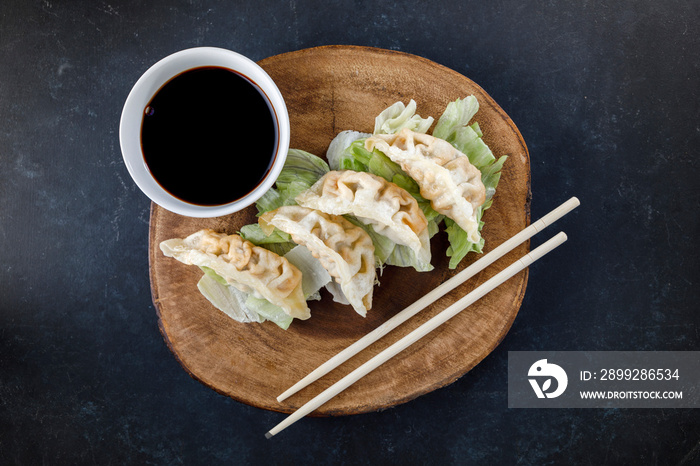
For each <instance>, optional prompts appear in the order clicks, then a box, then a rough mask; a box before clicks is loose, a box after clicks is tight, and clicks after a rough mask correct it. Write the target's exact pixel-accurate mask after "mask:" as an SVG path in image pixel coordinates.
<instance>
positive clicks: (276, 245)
mask: <svg viewBox="0 0 700 466" xmlns="http://www.w3.org/2000/svg"><path fill="white" fill-rule="evenodd" d="M238 234H240V235H241V237H242V238H243V239H245V240H248V241H250V242H251V243H253V244H254V245H256V246H260V247H261V248H265V249H268V250H270V251H272V252H274V253H275V254H277V255H279V256H284V255H285V254H287V253H288V252H289V251H291V250H292V249H294V247H295V246H296V243H294V242H293V241H292V237H291V236H290V235H289V234H287V233H285V232H283V231H281V230H277V229H275V231H273V232H272V233H271V234H270V235H266V234H265V233H263V231H262V229H261V228H260V225H259V224H257V223H251V224H250V225H244V226H242V227H241V230H240V231H239V232H238Z"/></svg>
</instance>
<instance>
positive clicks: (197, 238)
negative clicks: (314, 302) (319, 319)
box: [160, 229, 311, 319]
mask: <svg viewBox="0 0 700 466" xmlns="http://www.w3.org/2000/svg"><path fill="white" fill-rule="evenodd" d="M160 249H161V251H163V254H165V255H166V256H168V257H173V258H175V259H177V260H179V261H180V262H182V263H185V264H188V265H198V266H200V267H209V268H210V269H212V270H214V272H216V273H217V274H219V275H220V276H221V277H223V278H224V279H225V280H226V282H227V283H228V284H229V285H231V286H234V287H236V288H237V289H239V290H241V291H242V292H244V293H253V294H254V296H255V297H257V298H260V297H262V298H264V299H266V300H268V301H269V302H271V303H272V304H275V305H277V306H279V307H281V308H282V309H283V310H284V312H286V313H287V314H289V315H290V316H291V317H295V318H297V319H308V318H309V317H311V311H310V310H309V306H308V305H307V304H306V300H305V299H304V293H303V291H302V288H301V278H302V277H301V272H300V271H299V269H297V268H296V267H295V266H293V265H292V264H290V263H289V261H288V260H287V259H285V258H284V257H281V256H278V255H277V254H275V253H274V252H272V251H268V250H267V249H264V248H261V247H258V246H255V245H254V244H253V243H251V242H250V241H246V240H244V239H243V238H241V237H240V236H238V235H226V234H224V233H217V232H215V231H214V230H209V229H205V230H201V231H198V232H196V233H193V234H192V235H190V236H188V237H187V238H185V239H180V238H175V239H169V240H167V241H163V242H162V243H160Z"/></svg>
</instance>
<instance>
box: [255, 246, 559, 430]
mask: <svg viewBox="0 0 700 466" xmlns="http://www.w3.org/2000/svg"><path fill="white" fill-rule="evenodd" d="M564 241H566V234H564V233H563V232H561V233H559V234H558V235H556V236H555V237H553V238H552V239H550V240H549V241H547V242H546V243H544V244H543V245H542V246H540V247H538V248H537V249H535V250H534V251H531V252H530V253H528V254H526V255H525V256H523V257H521V258H520V259H518V260H517V261H515V262H514V263H512V264H511V265H510V266H508V267H507V268H505V269H504V270H502V271H501V272H499V273H498V274H497V275H495V276H494V277H492V278H491V279H489V280H487V281H486V282H485V283H484V284H482V285H481V286H479V287H478V288H476V289H475V290H474V291H472V292H471V293H469V294H467V295H466V296H464V297H463V298H462V299H460V300H458V301H457V302H455V303H454V304H452V305H451V306H450V307H448V308H447V309H445V310H444V311H442V312H440V313H439V314H438V315H436V316H435V317H433V318H431V319H430V320H428V321H427V322H425V323H424V324H423V325H421V326H420V327H418V328H417V329H415V330H414V331H412V332H411V333H409V334H408V335H406V336H405V337H403V338H401V339H400V340H399V341H397V342H396V343H394V344H393V345H391V346H389V347H388V348H386V349H385V350H384V351H382V352H381V353H379V354H377V355H376V356H374V357H373V358H372V359H370V360H369V361H367V362H366V363H364V364H362V365H361V366H360V367H358V368H357V369H355V370H354V371H352V372H351V373H349V374H348V375H346V376H345V377H343V378H342V379H340V380H339V381H338V382H336V383H335V384H333V385H331V386H330V387H328V388H327V389H326V390H324V391H323V392H321V393H320V394H319V395H317V396H316V397H315V398H313V399H311V400H310V401H309V402H307V403H306V404H304V405H303V406H302V407H301V408H299V409H298V410H296V411H295V412H294V413H292V414H290V415H289V416H288V417H287V418H286V419H285V420H284V421H282V422H280V423H279V424H277V425H276V426H275V427H273V428H272V429H270V430H269V431H268V432H267V433H266V434H265V437H266V438H268V439H269V438H271V437H272V436H274V435H277V434H278V433H280V432H281V431H282V430H284V429H286V428H287V427H289V426H290V425H292V424H294V423H295V422H296V421H298V420H299V419H301V418H302V417H304V416H306V415H307V414H309V413H311V412H313V411H314V410H316V409H317V408H318V407H320V406H322V405H323V404H325V403H326V402H328V400H330V399H331V398H333V397H334V396H336V395H337V394H338V393H340V392H342V391H343V390H345V389H346V388H348V387H349V386H350V385H352V384H354V383H355V382H357V381H358V380H360V379H361V378H362V377H364V376H365V375H367V374H369V373H370V372H372V371H373V370H374V369H376V368H377V367H379V366H381V365H382V364H384V363H385V362H386V361H388V360H389V359H391V358H392V357H394V356H396V355H397V354H398V353H400V352H401V351H403V350H404V349H406V348H408V347H409V346H411V345H412V344H413V343H415V342H416V341H418V340H420V339H421V338H423V337H424V336H425V335H427V334H428V333H430V332H431V331H433V330H434V329H436V328H437V327H438V326H440V325H442V324H444V323H445V322H447V321H448V320H449V319H451V318H452V317H454V316H455V315H457V314H458V313H460V312H461V311H462V310H464V309H465V308H466V307H468V306H470V305H471V304H473V303H474V302H475V301H477V300H479V299H480V298H482V297H483V296H484V295H486V294H487V293H489V292H490V291H492V290H493V289H494V288H496V287H497V286H499V285H501V284H502V283H503V282H505V281H506V280H508V279H509V278H511V277H513V276H514V275H515V274H517V273H519V272H520V271H522V270H523V269H525V268H526V267H528V266H529V265H530V264H532V263H533V262H535V261H536V260H538V259H540V258H541V257H542V256H544V255H545V254H547V253H548V252H550V251H552V250H553V249H554V248H556V247H557V246H559V245H561V244H562V243H563V242H564Z"/></svg>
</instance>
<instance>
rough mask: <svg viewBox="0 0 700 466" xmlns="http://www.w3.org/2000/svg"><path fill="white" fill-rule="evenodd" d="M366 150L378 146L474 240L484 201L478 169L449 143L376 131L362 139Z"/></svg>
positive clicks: (408, 132)
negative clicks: (479, 212)
mask: <svg viewBox="0 0 700 466" xmlns="http://www.w3.org/2000/svg"><path fill="white" fill-rule="evenodd" d="M365 148H366V149H367V150H373V149H378V150H380V151H381V152H383V153H384V154H386V156H387V157H389V158H390V159H391V160H393V161H394V162H396V163H398V164H399V165H400V166H401V168H402V169H403V170H404V171H405V172H406V173H408V175H409V176H410V177H411V178H413V179H414V180H416V183H418V186H419V187H420V193H421V196H423V197H424V198H426V199H428V200H429V201H430V205H431V206H432V207H433V209H435V210H436V211H437V212H439V213H441V214H443V215H446V216H447V217H449V218H451V219H452V220H454V221H455V222H456V223H457V224H458V225H459V226H460V227H462V229H463V230H464V231H466V232H467V234H468V237H469V241H472V242H474V243H478V242H479V240H480V239H481V238H480V235H479V222H478V221H477V218H476V215H477V210H478V208H479V207H480V206H481V205H482V204H483V203H484V201H485V200H486V188H485V187H484V183H482V182H481V172H480V171H479V169H478V168H476V167H475V166H474V165H472V164H471V163H470V162H469V158H468V157H467V156H466V155H464V154H463V153H461V152H460V151H458V150H457V149H455V148H454V147H453V146H452V145H451V144H450V143H449V142H447V141H445V140H443V139H438V138H436V137H433V136H430V135H428V134H421V133H415V132H413V131H411V130H410V129H403V130H401V131H400V132H399V133H396V134H376V135H374V136H372V137H370V138H367V140H366V141H365Z"/></svg>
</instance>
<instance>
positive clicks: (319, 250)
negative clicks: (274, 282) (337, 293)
mask: <svg viewBox="0 0 700 466" xmlns="http://www.w3.org/2000/svg"><path fill="white" fill-rule="evenodd" d="M258 223H260V226H261V228H262V230H263V232H265V233H267V234H270V233H272V231H273V230H274V229H275V228H278V229H280V230H282V231H284V232H285V233H288V234H290V235H291V236H292V240H293V241H294V242H295V243H297V244H301V245H303V246H306V247H307V248H308V249H309V251H311V254H312V255H313V256H314V257H315V258H317V259H318V260H319V261H321V264H322V265H323V267H324V268H325V269H326V270H327V271H328V273H329V274H330V276H331V277H333V279H334V280H335V281H336V282H337V283H338V284H339V285H340V288H341V290H342V291H343V293H344V294H345V297H346V298H347V300H348V301H349V302H350V304H351V305H352V307H353V308H354V309H355V311H356V312H357V313H358V314H360V315H361V316H363V317H364V316H366V315H367V310H368V309H370V308H371V307H372V293H373V290H374V282H375V280H376V276H377V274H376V270H375V269H374V245H373V244H372V240H371V239H370V237H369V235H368V234H367V232H365V231H364V230H363V229H362V228H360V227H358V226H355V225H353V224H352V223H350V222H349V221H347V220H346V219H344V218H343V217H340V216H337V215H330V214H326V213H324V212H321V211H318V210H314V209H309V208H307V207H301V206H284V207H280V208H278V209H275V210H271V211H269V212H266V213H264V214H263V215H261V216H260V217H259V218H258Z"/></svg>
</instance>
